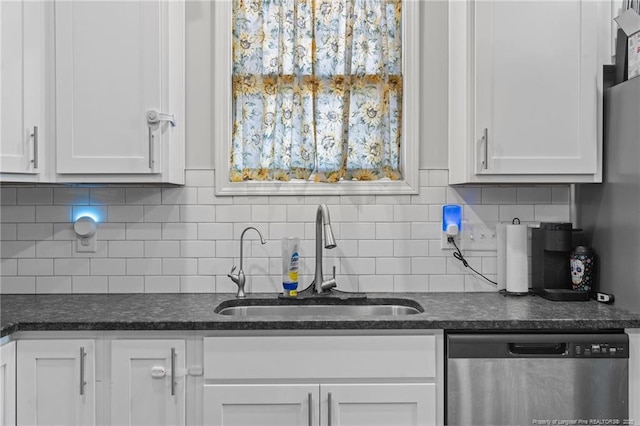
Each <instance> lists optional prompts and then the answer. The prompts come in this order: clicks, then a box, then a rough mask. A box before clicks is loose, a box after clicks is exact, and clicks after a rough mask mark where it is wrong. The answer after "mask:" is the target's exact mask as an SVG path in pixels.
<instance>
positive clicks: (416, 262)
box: [411, 257, 447, 275]
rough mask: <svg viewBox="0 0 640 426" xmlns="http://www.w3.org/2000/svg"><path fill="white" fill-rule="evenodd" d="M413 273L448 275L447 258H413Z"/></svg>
mask: <svg viewBox="0 0 640 426" xmlns="http://www.w3.org/2000/svg"><path fill="white" fill-rule="evenodd" d="M411 273H412V274H416V275H442V274H446V273H447V258H446V257H413V258H411Z"/></svg>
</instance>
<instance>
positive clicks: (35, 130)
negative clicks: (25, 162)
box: [31, 126, 38, 169]
mask: <svg viewBox="0 0 640 426" xmlns="http://www.w3.org/2000/svg"><path fill="white" fill-rule="evenodd" d="M31 137H32V138H33V160H31V162H32V163H33V168H34V169H37V168H38V126H33V133H32V134H31Z"/></svg>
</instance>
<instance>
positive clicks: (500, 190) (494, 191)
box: [482, 186, 517, 204]
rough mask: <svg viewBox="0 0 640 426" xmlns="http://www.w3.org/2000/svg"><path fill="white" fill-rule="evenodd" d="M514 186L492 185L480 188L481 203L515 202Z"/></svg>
mask: <svg viewBox="0 0 640 426" xmlns="http://www.w3.org/2000/svg"><path fill="white" fill-rule="evenodd" d="M516 193H517V192H516V188H511V187H499V186H497V187H496V186H492V187H487V188H482V204H515V203H516V200H517V196H516Z"/></svg>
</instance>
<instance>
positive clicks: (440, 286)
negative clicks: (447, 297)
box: [429, 275, 464, 292]
mask: <svg viewBox="0 0 640 426" xmlns="http://www.w3.org/2000/svg"><path fill="white" fill-rule="evenodd" d="M429 291H433V292H441V291H446V292H449V291H453V292H460V291H464V275H430V276H429Z"/></svg>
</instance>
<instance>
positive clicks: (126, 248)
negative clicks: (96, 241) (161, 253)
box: [109, 240, 144, 257]
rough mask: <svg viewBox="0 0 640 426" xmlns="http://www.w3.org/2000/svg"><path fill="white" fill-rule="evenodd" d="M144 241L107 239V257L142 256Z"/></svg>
mask: <svg viewBox="0 0 640 426" xmlns="http://www.w3.org/2000/svg"><path fill="white" fill-rule="evenodd" d="M142 256H144V241H129V240H127V241H109V257H142Z"/></svg>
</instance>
